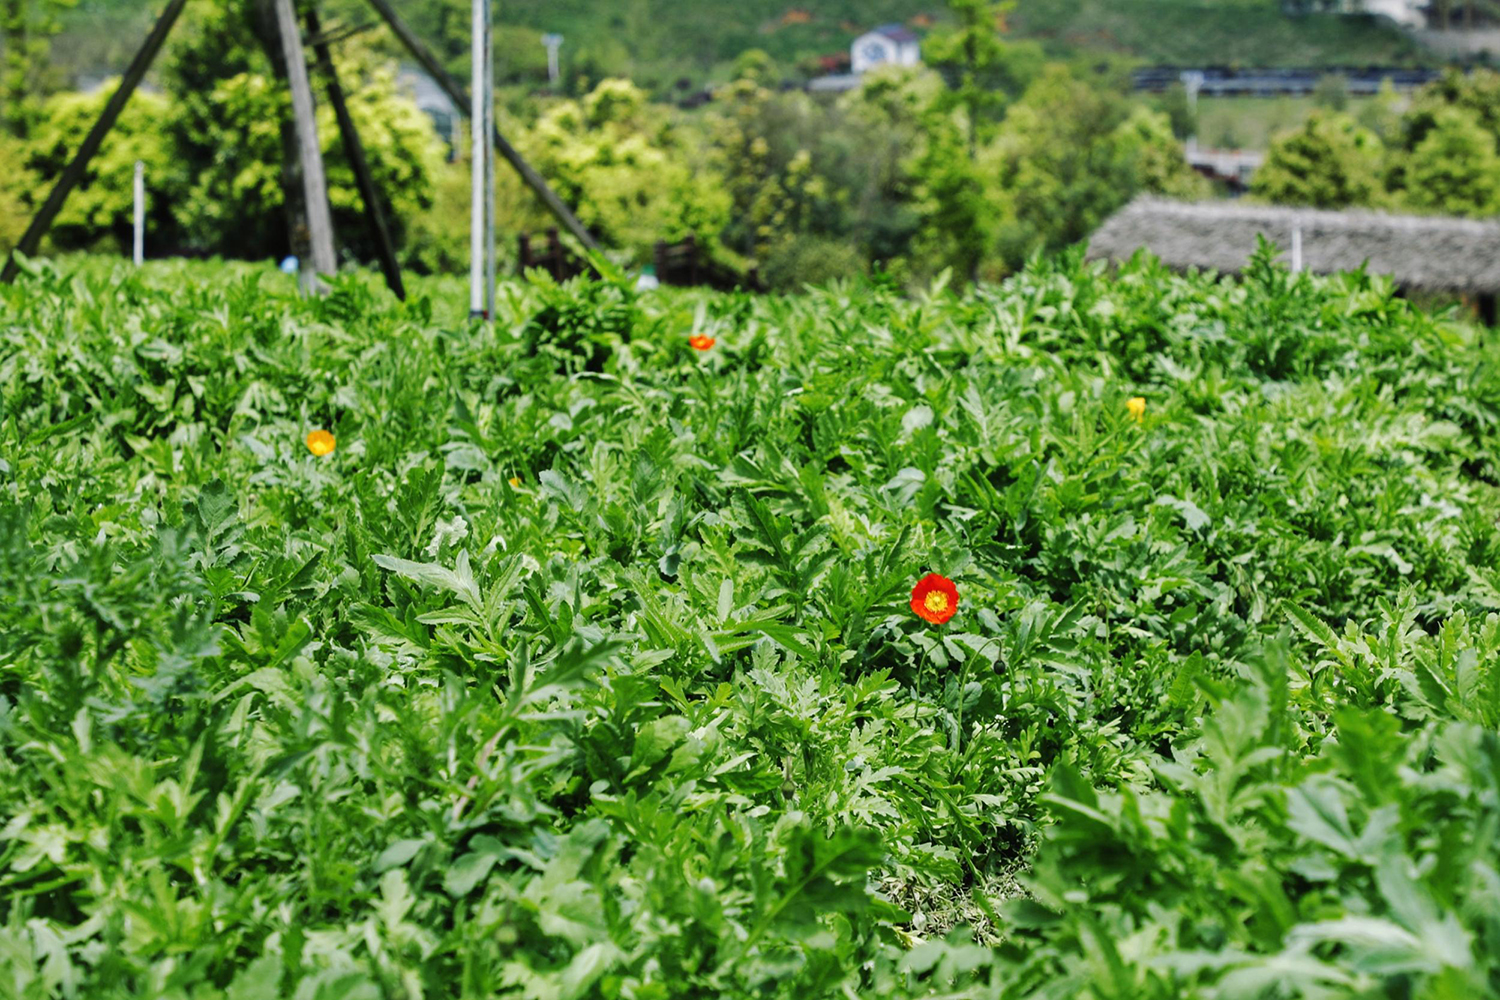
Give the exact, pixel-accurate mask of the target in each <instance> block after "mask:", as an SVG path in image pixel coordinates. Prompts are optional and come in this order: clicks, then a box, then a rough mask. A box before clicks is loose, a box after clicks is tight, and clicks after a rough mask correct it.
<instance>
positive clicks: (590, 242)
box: [370, 0, 603, 253]
mask: <svg viewBox="0 0 1500 1000" xmlns="http://www.w3.org/2000/svg"><path fill="white" fill-rule="evenodd" d="M370 5H371V6H372V7H374V8H375V12H376V13H378V14H379V15H380V16H381V17H382V18H384V19H385V23H386V24H388V25H390V28H391V31H393V32H395V34H396V37H397V38H399V39H400V40H401V44H402V45H405V46H406V50H407V51H408V52H410V53H411V54H412V58H413V59H415V60H416V61H417V62H419V63H421V65H422V68H423V69H425V70H426V71H427V74H428V75H429V76H431V77H432V78H433V79H434V80H436V81H437V84H438V86H439V87H442V88H443V92H444V93H446V94H447V95H448V99H449V100H451V101H452V102H453V106H454V107H456V108H458V110H459V113H460V114H462V115H463V116H464V117H466V118H468V119H469V121H470V122H473V121H474V111H473V108H472V106H471V105H470V102H469V98H468V96H467V95H466V94H465V93H464V92H463V88H462V87H460V86H459V85H458V81H456V80H454V79H453V77H452V76H450V75H449V74H448V71H447V70H445V69H443V65H442V63H440V62H438V61H437V58H436V57H435V56H433V54H432V53H431V52H429V51H428V50H427V47H426V46H425V45H423V44H422V40H421V39H419V38H418V37H417V36H416V35H414V34H412V32H411V29H410V28H408V27H407V26H406V22H404V21H402V20H401V16H400V15H399V14H397V13H396V10H395V8H394V7H392V6H391V4H390V0H370ZM491 137H492V139H493V140H494V144H495V148H496V149H497V150H499V151H500V155H501V156H503V157H505V159H506V161H507V162H509V163H510V165H511V166H512V167H514V168H515V170H516V173H518V174H520V175H521V180H523V181H525V182H526V186H527V187H529V188H531V190H532V191H533V192H535V193H536V196H537V197H538V198H540V199H541V201H542V204H543V205H545V206H546V207H547V211H549V212H551V213H552V215H553V216H554V217H555V218H556V219H557V221H558V222H560V223H562V225H563V228H565V229H566V230H567V231H568V232H569V233H571V234H573V236H574V237H575V238H576V239H577V240H578V242H580V243H582V244H583V245H584V246H585V247H587V248H588V249H589V250H591V251H593V252H594V253H602V252H603V251H602V250H601V248H600V246H599V244H598V242H597V241H595V239H594V238H593V237H592V236H590V235H589V231H588V230H587V229H585V228H583V223H581V222H579V221H578V216H576V215H574V214H573V210H572V209H571V208H569V207H568V206H567V205H566V204H564V202H563V200H562V199H561V198H559V197H558V196H557V192H556V191H553V190H552V188H551V187H549V186H548V185H547V182H546V180H544V179H543V178H542V175H541V174H539V173H537V172H536V171H535V170H534V169H532V166H531V164H529V163H527V162H526V160H525V158H524V157H522V156H521V154H520V153H519V152H517V151H516V148H515V147H514V146H512V145H511V144H510V143H509V142H506V141H505V137H504V136H503V135H501V134H500V129H499V127H498V126H497V127H496V128H494V129H492V130H491Z"/></svg>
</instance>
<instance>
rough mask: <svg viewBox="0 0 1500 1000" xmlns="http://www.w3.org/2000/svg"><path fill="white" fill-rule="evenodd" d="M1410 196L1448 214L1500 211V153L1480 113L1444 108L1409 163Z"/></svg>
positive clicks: (1422, 205) (1420, 204) (1414, 204)
mask: <svg viewBox="0 0 1500 1000" xmlns="http://www.w3.org/2000/svg"><path fill="white" fill-rule="evenodd" d="M1405 181H1406V190H1405V200H1406V203H1407V204H1408V205H1411V206H1412V207H1413V208H1418V209H1423V210H1427V211H1432V212H1442V213H1444V214H1448V215H1476V216H1484V215H1493V214H1495V213H1496V212H1500V155H1497V154H1496V152H1495V142H1494V139H1493V137H1492V136H1490V134H1489V133H1488V132H1486V131H1485V130H1484V128H1483V126H1481V125H1480V124H1479V122H1478V120H1477V119H1476V118H1475V116H1474V115H1473V114H1472V113H1470V112H1468V111H1465V110H1460V109H1459V108H1457V107H1451V108H1443V109H1442V110H1440V111H1438V112H1437V113H1436V115H1435V116H1434V120H1433V127H1432V128H1431V129H1430V130H1429V131H1428V132H1427V135H1426V137H1425V138H1423V139H1422V141H1421V142H1420V143H1418V144H1417V148H1416V149H1414V150H1412V152H1411V154H1410V156H1409V157H1408V158H1407V161H1406V171H1405Z"/></svg>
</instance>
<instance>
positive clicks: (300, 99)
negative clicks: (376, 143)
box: [276, 0, 338, 291]
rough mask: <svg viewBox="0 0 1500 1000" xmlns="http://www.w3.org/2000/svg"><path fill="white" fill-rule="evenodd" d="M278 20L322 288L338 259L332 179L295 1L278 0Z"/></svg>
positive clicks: (313, 279) (314, 284) (314, 281)
mask: <svg viewBox="0 0 1500 1000" xmlns="http://www.w3.org/2000/svg"><path fill="white" fill-rule="evenodd" d="M276 23H277V26H278V27H279V28H280V29H281V48H282V52H283V53H284V54H285V56H286V75H287V82H288V83H289V84H290V85H291V88H292V117H293V119H294V121H295V123H296V126H297V145H298V146H299V147H300V149H301V153H302V190H303V193H304V194H305V195H306V197H307V228H308V232H309V235H310V237H311V241H312V268H311V273H310V274H309V275H308V280H309V283H310V286H311V288H312V289H313V290H314V291H317V290H319V289H320V285H319V282H318V276H319V275H322V274H333V273H334V272H336V271H337V270H338V261H337V259H336V258H335V257H334V255H333V212H332V210H331V209H330V208H329V207H328V181H327V178H326V177H325V176H324V174H323V150H322V147H321V146H319V145H318V123H317V119H316V118H315V117H314V113H313V97H312V84H311V83H309V82H308V78H307V57H306V55H304V54H303V51H302V32H300V31H299V30H297V15H296V14H295V13H293V11H292V0H276Z"/></svg>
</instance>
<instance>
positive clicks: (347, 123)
mask: <svg viewBox="0 0 1500 1000" xmlns="http://www.w3.org/2000/svg"><path fill="white" fill-rule="evenodd" d="M307 32H308V34H309V35H311V36H312V38H313V54H314V55H316V56H317V59H318V70H319V72H321V73H322V74H323V80H324V83H325V85H326V87H327V90H328V103H329V104H332V105H333V115H334V117H335V118H337V119H338V123H339V138H340V139H341V140H342V141H343V143H344V152H345V153H346V154H348V156H349V166H350V167H352V168H353V169H354V180H355V183H356V184H358V185H359V197H360V200H361V201H363V202H364V203H365V218H366V219H368V220H369V222H370V228H371V229H373V230H374V231H375V242H376V245H377V248H378V249H379V251H380V269H381V271H382V272H384V274H385V283H386V285H387V286H388V287H389V288H390V290H391V291H392V292H395V293H396V298H398V299H400V300H401V301H403V302H404V301H406V287H405V286H404V285H403V284H402V282H401V266H400V265H399V264H397V263H396V245H395V243H394V242H393V241H392V240H391V230H390V227H388V226H387V225H386V221H385V209H384V208H383V207H382V206H381V204H380V196H379V194H378V193H377V192H376V190H375V177H374V175H373V174H371V172H370V163H369V161H368V160H366V159H365V145H364V143H363V142H361V141H360V138H359V132H358V130H356V129H355V127H354V119H353V118H352V117H351V116H350V114H349V105H348V102H347V101H345V100H344V88H343V86H342V85H341V84H340V83H339V75H338V71H337V70H336V69H335V68H334V65H333V53H332V52H331V51H330V50H329V48H328V41H327V36H326V35H324V34H323V29H322V26H321V25H320V24H319V23H318V11H317V8H316V6H312V7H308V8H307Z"/></svg>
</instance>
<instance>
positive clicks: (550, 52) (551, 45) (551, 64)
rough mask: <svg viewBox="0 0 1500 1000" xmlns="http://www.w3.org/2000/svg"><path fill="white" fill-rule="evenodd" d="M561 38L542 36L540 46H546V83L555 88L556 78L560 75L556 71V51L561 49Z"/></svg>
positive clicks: (558, 36)
mask: <svg viewBox="0 0 1500 1000" xmlns="http://www.w3.org/2000/svg"><path fill="white" fill-rule="evenodd" d="M562 43H563V36H562V35H555V34H551V33H549V34H545V35H543V36H542V44H543V45H545V46H547V82H548V83H550V84H551V85H552V86H554V87H555V86H557V78H558V77H559V76H561V75H562V74H561V73H560V72H559V70H558V60H557V50H558V49H560V48H561V47H562Z"/></svg>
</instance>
